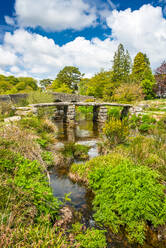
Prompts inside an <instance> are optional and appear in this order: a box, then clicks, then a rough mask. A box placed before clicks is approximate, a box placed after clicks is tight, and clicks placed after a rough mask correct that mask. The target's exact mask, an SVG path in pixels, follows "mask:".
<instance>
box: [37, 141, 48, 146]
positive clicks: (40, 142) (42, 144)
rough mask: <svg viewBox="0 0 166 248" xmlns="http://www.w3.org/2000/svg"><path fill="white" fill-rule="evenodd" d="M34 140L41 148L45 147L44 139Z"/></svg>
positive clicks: (46, 142)
mask: <svg viewBox="0 0 166 248" xmlns="http://www.w3.org/2000/svg"><path fill="white" fill-rule="evenodd" d="M36 141H37V143H38V144H39V145H40V146H41V147H42V148H46V147H47V146H48V141H47V140H45V139H36Z"/></svg>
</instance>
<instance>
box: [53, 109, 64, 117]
mask: <svg viewBox="0 0 166 248" xmlns="http://www.w3.org/2000/svg"><path fill="white" fill-rule="evenodd" d="M63 116H64V106H57V107H56V110H55V113H54V119H55V120H62V119H63Z"/></svg>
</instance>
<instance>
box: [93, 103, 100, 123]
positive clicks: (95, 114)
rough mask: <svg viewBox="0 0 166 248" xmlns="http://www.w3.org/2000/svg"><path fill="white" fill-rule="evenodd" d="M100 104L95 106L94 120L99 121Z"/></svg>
mask: <svg viewBox="0 0 166 248" xmlns="http://www.w3.org/2000/svg"><path fill="white" fill-rule="evenodd" d="M98 113H99V106H94V107H93V121H94V122H96V121H98Z"/></svg>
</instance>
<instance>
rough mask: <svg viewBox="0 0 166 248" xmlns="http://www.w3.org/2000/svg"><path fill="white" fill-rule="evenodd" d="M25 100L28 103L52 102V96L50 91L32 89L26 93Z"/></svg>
mask: <svg viewBox="0 0 166 248" xmlns="http://www.w3.org/2000/svg"><path fill="white" fill-rule="evenodd" d="M27 101H28V103H29V104H36V103H49V102H54V97H53V95H52V94H51V93H46V92H41V91H34V92H30V93H29V94H28V98H27Z"/></svg>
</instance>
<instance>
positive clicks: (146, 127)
mask: <svg viewBox="0 0 166 248" xmlns="http://www.w3.org/2000/svg"><path fill="white" fill-rule="evenodd" d="M150 128H151V125H149V124H147V123H143V124H141V125H140V126H139V128H138V130H139V131H140V132H142V133H146V132H148V131H149V130H150Z"/></svg>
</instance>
